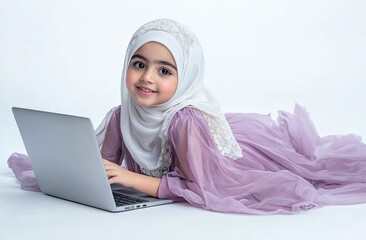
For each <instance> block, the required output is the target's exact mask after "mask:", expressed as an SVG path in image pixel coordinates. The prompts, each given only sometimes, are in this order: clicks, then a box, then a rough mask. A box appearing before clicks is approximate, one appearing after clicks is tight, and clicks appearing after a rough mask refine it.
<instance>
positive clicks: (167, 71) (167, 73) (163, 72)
mask: <svg viewBox="0 0 366 240" xmlns="http://www.w3.org/2000/svg"><path fill="white" fill-rule="evenodd" d="M159 72H160V73H161V74H163V75H165V76H167V75H170V74H171V73H170V72H169V70H168V69H166V68H163V69H161V70H160V71H159Z"/></svg>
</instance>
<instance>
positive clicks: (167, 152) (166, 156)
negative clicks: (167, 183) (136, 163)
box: [140, 137, 173, 178]
mask: <svg viewBox="0 0 366 240" xmlns="http://www.w3.org/2000/svg"><path fill="white" fill-rule="evenodd" d="M162 146H163V147H162V150H161V152H160V155H159V161H158V162H160V163H161V164H159V165H160V167H159V168H158V169H155V170H148V169H146V168H143V167H140V169H141V172H142V173H144V174H146V175H148V176H152V177H158V178H161V177H162V176H163V175H165V174H167V173H168V172H169V168H170V165H171V163H172V151H173V148H172V145H171V143H170V141H169V140H168V137H164V139H163V141H162Z"/></svg>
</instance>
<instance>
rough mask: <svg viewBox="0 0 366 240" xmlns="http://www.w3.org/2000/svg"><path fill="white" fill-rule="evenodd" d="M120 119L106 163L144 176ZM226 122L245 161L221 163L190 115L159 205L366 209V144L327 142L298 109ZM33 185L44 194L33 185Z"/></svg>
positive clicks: (181, 119)
mask: <svg viewBox="0 0 366 240" xmlns="http://www.w3.org/2000/svg"><path fill="white" fill-rule="evenodd" d="M120 111H121V109H120V107H117V108H115V109H113V111H112V114H111V117H110V121H109V124H108V125H107V131H106V133H105V139H104V143H103V147H102V149H101V153H102V156H103V158H105V159H108V160H110V161H113V162H115V163H118V164H121V165H122V164H123V165H124V166H125V167H126V168H127V169H129V170H131V171H134V172H138V173H141V171H140V168H139V166H138V165H137V164H136V162H135V161H134V160H133V159H132V157H131V155H130V153H129V151H128V150H127V148H126V146H125V144H124V142H123V136H122V134H121V131H120V114H121V113H120ZM226 118H227V121H228V123H229V125H230V126H231V128H232V131H233V134H234V136H235V138H236V140H237V142H238V143H239V145H240V146H241V148H242V150H243V156H244V157H243V158H242V159H239V160H233V159H230V158H228V157H225V156H222V155H221V153H220V152H219V150H218V148H217V145H216V143H215V141H214V139H213V137H212V135H211V132H210V130H209V127H208V124H207V121H206V119H205V118H204V116H203V115H202V113H201V112H200V111H199V110H197V109H193V108H184V109H182V110H180V111H179V112H178V113H177V114H176V115H175V116H174V118H173V119H172V121H171V123H170V126H169V131H168V135H169V139H170V142H171V144H172V148H173V163H172V165H171V168H170V172H169V173H168V174H167V175H164V176H163V177H162V180H161V184H160V186H159V190H158V197H159V198H172V199H175V200H178V201H179V200H185V201H187V202H189V203H190V204H191V205H193V206H196V207H201V208H204V209H208V210H213V211H219V212H233V213H249V214H274V213H291V212H298V211H302V210H309V209H311V208H314V207H319V206H323V205H333V204H356V203H364V202H366V145H365V144H364V143H362V141H361V139H360V137H358V136H355V135H346V136H327V137H323V138H320V137H319V136H318V134H317V132H316V130H315V127H314V126H313V123H312V122H311V120H310V119H309V116H308V113H307V112H306V110H305V109H304V108H302V107H300V106H298V105H296V107H295V111H294V113H293V114H290V113H286V112H279V117H278V121H277V122H275V121H273V120H272V119H271V117H270V116H269V115H260V114H245V113H233V114H226ZM21 157H22V156H20V155H14V156H13V157H11V158H10V159H9V165H10V166H11V167H12V168H13V170H14V171H15V173H16V175H17V176H18V178H19V176H20V178H21V177H22V176H21V173H20V172H21V170H22V167H19V165H20V164H24V163H21V162H22V161H23V162H24V161H26V160H27V158H26V157H25V156H23V157H24V158H23V160H20V159H21ZM26 166H27V168H26V170H28V174H30V171H29V170H30V168H29V166H28V165H26ZM28 179H31V177H29V176H28ZM22 184H23V182H22ZM25 185H26V187H24V186H23V188H28V189H33V190H36V188H34V187H37V185H36V183H35V184H32V181H30V182H28V183H26V184H25ZM27 186H28V187H27Z"/></svg>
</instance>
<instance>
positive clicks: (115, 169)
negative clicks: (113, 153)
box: [103, 160, 134, 187]
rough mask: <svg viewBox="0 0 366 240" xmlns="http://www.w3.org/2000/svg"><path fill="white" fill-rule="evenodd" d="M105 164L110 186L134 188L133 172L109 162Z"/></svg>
mask: <svg viewBox="0 0 366 240" xmlns="http://www.w3.org/2000/svg"><path fill="white" fill-rule="evenodd" d="M103 163H104V168H105V170H106V173H107V176H108V179H109V183H110V184H113V183H117V184H121V185H123V186H125V187H132V182H133V177H134V174H133V172H131V171H129V170H127V169H125V168H123V167H121V166H119V165H118V164H115V163H112V162H110V161H108V160H103Z"/></svg>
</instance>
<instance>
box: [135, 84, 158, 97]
mask: <svg viewBox="0 0 366 240" xmlns="http://www.w3.org/2000/svg"><path fill="white" fill-rule="evenodd" d="M137 89H138V90H139V92H140V93H141V94H143V95H147V96H148V95H151V94H154V93H157V91H154V90H152V89H150V88H147V87H144V86H137Z"/></svg>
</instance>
